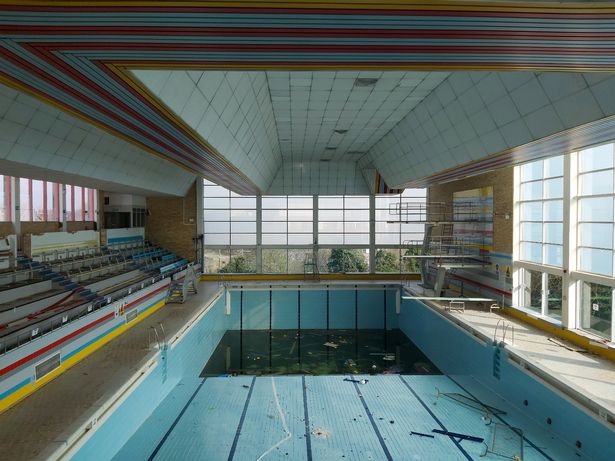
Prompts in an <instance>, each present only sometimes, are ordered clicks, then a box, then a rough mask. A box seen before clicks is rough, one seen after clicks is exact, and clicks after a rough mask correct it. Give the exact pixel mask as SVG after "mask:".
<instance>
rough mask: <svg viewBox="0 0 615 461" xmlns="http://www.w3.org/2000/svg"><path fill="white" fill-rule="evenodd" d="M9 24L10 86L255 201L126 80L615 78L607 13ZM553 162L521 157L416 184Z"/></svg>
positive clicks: (276, 15) (359, 10) (400, 2)
mask: <svg viewBox="0 0 615 461" xmlns="http://www.w3.org/2000/svg"><path fill="white" fill-rule="evenodd" d="M0 12H1V14H0V33H1V34H2V37H3V38H2V42H1V43H2V46H1V47H0V55H1V60H0V76H1V78H2V81H5V82H10V83H11V84H13V85H15V86H17V87H19V88H21V89H25V90H26V91H29V92H31V93H32V94H34V95H35V96H37V97H42V98H44V99H46V100H47V101H52V102H53V103H54V104H55V105H58V106H60V107H62V108H64V109H66V110H69V111H70V112H71V113H73V114H76V115H78V116H79V117H81V118H84V119H86V120H87V121H89V122H91V123H94V124H95V125H97V126H99V127H102V128H104V129H106V130H108V131H111V132H113V133H114V134H116V135H118V136H121V137H122V138H124V139H128V140H130V141H132V142H133V143H135V144H136V145H138V146H139V147H141V148H143V149H145V150H147V151H149V152H154V153H156V155H159V156H161V157H163V158H166V159H168V160H170V161H172V162H174V163H177V164H180V165H182V166H183V167H185V168H187V169H189V170H190V171H193V172H195V173H197V174H199V175H202V176H204V177H206V178H208V179H210V180H213V181H215V182H217V183H219V184H222V185H224V186H226V187H229V188H231V189H233V190H235V191H237V192H239V193H246V194H254V193H258V192H259V188H258V186H256V185H255V184H254V183H252V182H251V181H250V180H249V178H248V177H247V176H246V175H245V174H244V173H243V172H242V171H240V170H239V169H238V168H236V167H235V166H233V165H231V164H230V163H229V162H228V161H226V159H225V158H224V156H223V154H224V153H220V152H217V151H216V150H215V149H214V147H213V146H211V145H210V144H209V143H207V141H206V140H204V139H202V138H201V137H200V136H199V135H198V133H196V132H195V131H194V130H192V129H191V128H190V127H188V126H187V125H186V124H185V123H184V122H183V121H182V120H180V119H179V118H178V117H177V116H176V115H175V114H173V113H172V111H170V110H169V109H168V108H167V107H165V106H164V104H162V103H161V102H160V101H158V100H157V99H156V98H155V97H153V96H152V95H151V94H150V93H149V92H148V91H147V90H146V89H144V88H142V87H141V86H140V83H139V82H138V81H136V80H135V79H133V78H132V77H131V76H130V74H129V73H128V72H127V69H128V68H191V69H198V68H201V69H208V68H218V69H238V68H241V69H269V68H278V69H279V68H282V69H314V70H318V69H348V68H352V69H362V68H363V69H372V68H377V69H381V70H399V69H405V70H412V69H416V70H453V69H468V70H469V69H474V70H563V71H575V72H578V71H596V70H599V71H613V70H615V7H611V6H609V5H607V4H588V3H582V4H565V3H564V4H562V3H539V4H534V3H519V2H514V3H503V2H495V3H486V2H485V3H483V2H436V1H432V2H429V1H423V2H409V1H405V0H388V1H386V2H375V1H367V0H365V1H360V0H359V1H357V0H354V1H339V0H338V1H334V2H325V1H317V0H299V1H295V2H285V1H281V0H280V1H268V2H255V1H245V0H244V1H218V2H207V1H203V2H199V1H192V2H184V1H158V2H141V1H122V2H119V1H97V2H82V1H62V0H60V1H53V2H49V1H27V0H26V1H19V2H18V1H12V2H11V1H0ZM604 128H605V129H606V127H604ZM608 130H612V128H608ZM608 130H607V131H608ZM579 137H582V136H581V135H580V134H579ZM561 142H564V141H561V140H560V143H561ZM550 145H552V147H555V146H557V142H555V141H553V142H552V143H551V144H550ZM532 149H533V150H532ZM544 149H545V148H544V146H543V147H540V148H539V147H535V148H532V147H531V146H530V147H527V146H524V147H522V148H520V149H516V150H513V151H510V152H506V153H503V154H500V155H498V156H497V157H492V158H488V159H485V160H483V161H481V162H478V163H475V164H473V165H471V166H470V165H467V166H462V167H460V168H456V169H455V170H450V171H445V172H442V173H438V174H437V175H433V176H430V177H429V178H424V179H421V180H416V181H414V182H413V183H412V184H419V183H421V184H427V183H429V182H432V181H439V180H448V179H450V178H454V177H459V176H461V175H467V174H475V172H479V171H486V170H487V169H491V168H494V166H501V165H506V164H512V163H514V162H516V161H519V159H529V158H531V156H532V155H542V154H541V152H544Z"/></svg>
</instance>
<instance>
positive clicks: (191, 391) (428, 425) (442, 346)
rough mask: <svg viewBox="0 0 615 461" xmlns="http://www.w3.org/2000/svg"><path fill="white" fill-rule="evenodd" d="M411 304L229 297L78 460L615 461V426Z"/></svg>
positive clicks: (141, 381)
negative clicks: (608, 425) (376, 367)
mask: <svg viewBox="0 0 615 461" xmlns="http://www.w3.org/2000/svg"><path fill="white" fill-rule="evenodd" d="M398 290H399V287H395V286H391V287H384V288H380V289H374V288H371V289H362V288H360V287H352V288H348V289H336V290H330V291H327V290H322V289H321V290H316V289H313V288H312V289H305V288H304V289H300V290H298V289H296V288H295V290H280V291H279V292H276V291H275V289H272V290H255V291H250V290H249V289H247V288H246V289H243V290H242V291H225V292H222V293H220V295H219V296H218V297H217V298H216V299H215V300H214V301H213V302H212V303H211V304H210V305H209V306H208V307H207V308H206V309H205V311H203V312H202V313H201V314H200V315H199V316H198V317H197V318H195V319H193V322H192V323H191V324H190V326H189V327H188V328H187V329H186V331H185V332H184V333H183V334H182V335H181V336H180V337H179V339H178V340H177V341H172V342H171V343H170V344H168V345H162V346H161V350H160V352H159V355H158V357H157V360H156V362H155V363H154V364H153V365H152V366H149V367H147V369H144V371H142V374H141V375H140V376H139V378H138V382H137V384H136V385H135V386H133V388H131V389H130V390H129V391H126V395H124V396H121V397H118V398H117V402H116V403H114V406H113V408H112V409H111V410H110V411H109V412H108V414H107V415H106V416H105V417H104V418H101V419H100V420H99V421H98V422H97V424H96V427H95V430H92V431H90V432H89V433H88V435H87V437H86V438H84V440H82V441H81V443H79V444H77V445H75V449H74V451H73V453H71V455H72V459H75V460H90V459H115V460H196V459H206V460H231V459H234V460H261V459H285V460H295V459H297V460H303V459H305V460H333V459H338V460H339V459H344V460H424V461H448V460H481V459H484V460H502V459H512V460H526V461H533V460H551V461H566V460H580V459H585V460H595V461H601V460H604V461H612V460H613V459H615V455H614V450H615V448H614V447H613V446H612V444H610V443H609V441H610V440H612V436H613V433H612V431H611V430H610V429H609V428H607V427H606V426H605V425H604V424H602V423H600V422H599V421H598V420H597V419H595V418H593V417H591V416H590V415H589V414H588V413H587V412H586V411H584V410H583V409H581V408H579V407H578V406H576V405H575V404H573V403H572V402H571V401H570V400H569V399H567V398H565V397H564V396H562V395H560V394H558V393H557V392H556V391H554V390H552V389H549V388H548V387H547V386H546V385H544V384H543V383H541V382H539V381H538V380H536V379H535V378H534V377H532V376H529V374H528V373H526V372H525V371H524V370H522V369H521V368H520V367H518V366H517V365H515V364H514V362H512V361H511V360H509V359H508V358H507V351H506V350H504V349H501V350H500V349H499V348H498V346H497V345H494V344H491V343H490V342H486V341H485V340H484V339H482V338H478V337H475V336H473V335H471V334H468V332H467V331H464V330H463V329H461V328H459V326H458V325H455V324H454V323H452V322H451V321H450V320H449V319H447V318H446V317H444V316H442V315H441V313H439V312H437V311H436V310H434V309H432V308H430V307H429V306H426V305H425V304H422V303H420V302H418V301H416V300H403V299H401V297H400V296H399V294H398ZM339 300H345V301H346V304H345V305H340V304H338V303H337V302H332V301H339ZM289 301H290V302H289ZM304 302H305V304H304ZM340 312H345V313H346V314H350V315H346V316H342V315H339V316H338V314H339V313H340ZM344 322H346V323H347V324H344ZM321 323H323V325H324V326H325V328H324V329H321V327H319V326H318V325H320V324H321ZM270 325H272V327H273V328H271V329H269V326H270ZM276 325H277V326H278V328H275V326H276ZM327 325H328V326H329V327H330V328H329V330H327V329H326V326H327ZM333 325H335V328H332V326H333ZM385 325H386V328H383V327H384V326H385ZM300 326H307V328H305V329H304V328H297V327H300ZM359 326H360V328H356V327H359ZM245 327H248V328H245ZM261 327H262V328H261ZM284 327H286V328H284ZM385 332H386V335H385ZM385 336H386V337H385ZM242 338H243V339H242ZM238 342H242V345H241V346H239V345H238V344H237V343H238ZM299 343H301V344H299ZM325 343H329V344H334V345H336V346H337V347H333V346H325ZM409 344H413V345H415V346H416V347H413V348H412V349H408V350H407V351H406V352H401V351H402V350H403V349H404V347H409ZM366 346H367V347H366ZM496 350H498V352H497V353H495V352H494V351H496ZM240 351H241V352H240ZM308 352H312V354H309V353H308ZM278 354H279V355H278ZM327 354H329V360H327ZM370 354H378V355H370ZM379 354H384V355H379ZM387 354H388V355H387ZM312 355H314V356H315V357H313V359H312V360H313V361H312V362H310V356H312ZM385 356H386V357H387V358H390V359H392V360H384V357H385ZM496 356H497V357H498V360H499V362H498V364H497V365H498V368H497V376H496V373H495V368H494V366H495V357H496ZM241 357H243V359H242V358H241ZM258 357H260V358H258ZM210 358H211V360H209V359H210ZM375 358H376V359H375ZM276 360H277V362H276ZM299 360H300V361H299ZM349 360H352V362H349ZM242 362H243V363H242ZM255 362H258V364H256V365H254V363H255ZM381 362H391V364H390V365H384V364H382V365H383V366H382V367H380V364H381ZM398 362H399V363H398ZM417 363H420V364H421V365H418V366H417ZM298 364H299V365H298ZM374 364H376V365H377V366H378V367H380V368H379V369H378V370H376V371H373V372H372V368H371V367H372V365H374ZM387 367H388V368H387ZM366 368H367V372H366V370H365V369H366ZM319 370H320V371H322V373H321V372H319ZM571 422H574V424H572V423H571Z"/></svg>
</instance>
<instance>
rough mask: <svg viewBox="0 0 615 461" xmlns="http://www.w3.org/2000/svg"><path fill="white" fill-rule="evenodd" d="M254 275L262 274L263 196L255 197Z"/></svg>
mask: <svg viewBox="0 0 615 461" xmlns="http://www.w3.org/2000/svg"><path fill="white" fill-rule="evenodd" d="M256 273H257V274H262V273H263V196H262V195H257V196H256Z"/></svg>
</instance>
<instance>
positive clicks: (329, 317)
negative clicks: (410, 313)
mask: <svg viewBox="0 0 615 461" xmlns="http://www.w3.org/2000/svg"><path fill="white" fill-rule="evenodd" d="M397 293H398V290H397V289H396V288H384V287H383V288H378V289H374V288H371V289H365V288H363V289H362V288H357V289H347V290H346V289H332V290H315V289H302V290H292V289H285V290H276V289H275V288H274V289H272V290H250V289H243V290H232V291H231V314H230V317H231V320H230V324H231V325H232V327H231V328H230V329H244V330H268V329H269V328H270V327H271V328H273V329H282V330H293V329H298V328H301V329H326V328H330V329H354V328H360V329H381V328H384V327H385V322H386V328H387V329H393V328H397V314H396V313H395V304H396V299H397ZM385 306H386V310H385Z"/></svg>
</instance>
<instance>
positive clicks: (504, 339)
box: [502, 323, 515, 346]
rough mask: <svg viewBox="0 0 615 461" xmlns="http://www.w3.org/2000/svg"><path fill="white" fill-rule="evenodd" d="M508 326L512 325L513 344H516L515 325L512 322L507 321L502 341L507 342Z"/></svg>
mask: <svg viewBox="0 0 615 461" xmlns="http://www.w3.org/2000/svg"><path fill="white" fill-rule="evenodd" d="M508 327H510V330H511V342H510V344H511V345H513V346H514V345H515V326H514V325H513V324H512V323H507V324H506V327H505V328H504V333H503V334H502V342H503V343H505V342H506V332H507V331H508Z"/></svg>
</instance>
